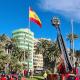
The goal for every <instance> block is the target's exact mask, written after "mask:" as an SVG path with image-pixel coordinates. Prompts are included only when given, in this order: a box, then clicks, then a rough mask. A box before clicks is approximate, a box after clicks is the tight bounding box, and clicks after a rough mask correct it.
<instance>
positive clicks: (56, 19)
mask: <svg viewBox="0 0 80 80" xmlns="http://www.w3.org/2000/svg"><path fill="white" fill-rule="evenodd" d="M51 22H52V25H53V26H55V27H56V28H59V25H60V20H59V18H57V17H53V18H52V20H51Z"/></svg>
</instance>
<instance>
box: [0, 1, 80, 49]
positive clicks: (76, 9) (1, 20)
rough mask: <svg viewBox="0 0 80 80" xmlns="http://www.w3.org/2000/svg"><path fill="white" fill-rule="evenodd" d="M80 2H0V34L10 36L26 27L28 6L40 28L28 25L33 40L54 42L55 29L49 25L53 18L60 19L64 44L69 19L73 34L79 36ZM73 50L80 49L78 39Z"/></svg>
mask: <svg viewBox="0 0 80 80" xmlns="http://www.w3.org/2000/svg"><path fill="white" fill-rule="evenodd" d="M79 5H80V0H77V1H75V0H0V34H3V33H5V34H7V35H8V36H10V37H11V36H12V31H14V30H15V29H19V28H27V27H28V23H29V20H28V12H29V6H31V7H32V9H33V10H34V11H35V12H36V13H37V14H38V16H39V18H40V19H41V21H42V28H40V27H39V26H38V25H36V24H35V23H33V22H31V23H30V25H31V26H30V29H31V31H33V32H34V34H35V38H50V39H52V40H53V41H54V40H56V35H57V34H56V29H55V28H54V27H53V26H52V25H51V19H52V17H53V16H57V17H59V18H60V21H61V24H60V28H61V32H62V35H63V37H64V40H65V44H66V46H67V47H69V41H67V40H66V36H67V34H68V33H70V32H71V22H70V21H71V19H73V20H74V33H75V34H78V35H79V36H80V6H79ZM75 49H80V38H79V39H77V40H75Z"/></svg>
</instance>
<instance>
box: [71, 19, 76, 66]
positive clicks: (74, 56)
mask: <svg viewBox="0 0 80 80" xmlns="http://www.w3.org/2000/svg"><path fill="white" fill-rule="evenodd" d="M73 28H74V27H73V19H72V20H71V29H72V49H73V50H72V52H73V66H74V67H75V56H74V29H73Z"/></svg>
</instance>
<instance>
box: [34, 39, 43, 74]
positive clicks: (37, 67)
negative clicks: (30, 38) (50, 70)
mask: <svg viewBox="0 0 80 80" xmlns="http://www.w3.org/2000/svg"><path fill="white" fill-rule="evenodd" d="M38 42H39V40H38V39H34V54H33V67H34V73H39V72H41V71H42V70H43V55H42V54H36V52H35V51H36V48H37V45H38Z"/></svg>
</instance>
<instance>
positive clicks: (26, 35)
mask: <svg viewBox="0 0 80 80" xmlns="http://www.w3.org/2000/svg"><path fill="white" fill-rule="evenodd" d="M12 35H13V38H15V39H16V45H17V47H19V48H21V49H23V50H24V51H25V50H28V51H29V56H28V59H27V60H25V63H26V64H27V65H28V66H29V69H33V49H34V33H33V32H32V31H30V30H29V29H18V30H15V31H13V32H12ZM23 54H24V53H23Z"/></svg>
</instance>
